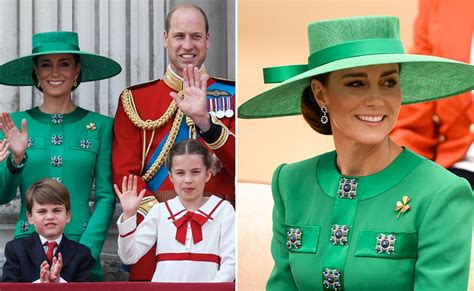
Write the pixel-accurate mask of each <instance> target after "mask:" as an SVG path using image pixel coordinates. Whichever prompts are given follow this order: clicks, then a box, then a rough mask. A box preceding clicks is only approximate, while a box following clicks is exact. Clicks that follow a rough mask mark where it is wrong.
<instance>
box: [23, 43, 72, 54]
mask: <svg viewBox="0 0 474 291" xmlns="http://www.w3.org/2000/svg"><path fill="white" fill-rule="evenodd" d="M79 50H80V49H79V46H77V45H74V44H72V43H65V42H48V43H45V44H42V45H39V46H36V47H35V48H33V50H32V53H33V54H38V53H44V52H46V53H47V52H52V51H79Z"/></svg>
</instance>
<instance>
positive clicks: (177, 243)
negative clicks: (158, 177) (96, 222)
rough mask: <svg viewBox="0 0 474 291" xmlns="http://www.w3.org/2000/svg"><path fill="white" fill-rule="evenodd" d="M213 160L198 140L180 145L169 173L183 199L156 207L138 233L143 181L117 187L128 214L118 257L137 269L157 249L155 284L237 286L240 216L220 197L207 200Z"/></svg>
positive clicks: (127, 181) (130, 179)
mask: <svg viewBox="0 0 474 291" xmlns="http://www.w3.org/2000/svg"><path fill="white" fill-rule="evenodd" d="M211 164H212V161H211V155H210V153H209V151H208V150H207V148H206V147H205V146H203V145H202V144H201V143H200V142H199V141H197V140H192V139H189V140H184V141H182V142H180V143H177V144H175V145H174V146H173V147H172V148H171V150H170V152H169V154H168V157H167V159H166V167H167V169H168V174H169V176H170V180H171V182H172V183H173V186H174V189H175V191H176V193H177V194H178V196H177V197H175V198H173V199H170V200H168V201H166V202H162V203H159V204H156V205H155V206H153V208H152V209H151V210H150V212H149V213H148V214H147V215H146V217H145V219H144V220H143V222H142V223H141V224H140V225H139V226H138V227H137V223H136V214H137V211H138V209H139V207H140V203H141V201H142V198H143V195H144V194H145V190H144V189H143V190H142V191H140V193H139V194H138V191H137V177H136V176H132V175H130V176H129V177H128V178H127V177H124V178H123V181H122V191H120V190H119V187H118V186H117V185H114V188H115V192H116V193H117V196H118V198H119V200H120V204H121V205H122V208H123V213H122V215H120V217H119V219H118V221H117V225H118V229H119V238H118V254H119V256H120V259H121V260H122V262H123V263H124V264H134V263H135V262H137V261H138V260H139V259H140V258H141V257H142V256H143V255H144V254H146V253H147V252H148V251H149V250H150V248H151V247H152V246H153V245H154V244H155V243H156V256H157V264H156V269H155V273H154V275H153V278H152V281H153V282H231V281H233V280H234V279H235V232H234V229H235V226H234V223H235V214H234V209H233V207H232V205H231V204H230V203H229V202H228V201H225V200H222V199H221V198H218V197H216V196H211V197H204V195H203V194H204V193H203V192H204V186H205V184H206V182H207V181H209V179H210V178H211Z"/></svg>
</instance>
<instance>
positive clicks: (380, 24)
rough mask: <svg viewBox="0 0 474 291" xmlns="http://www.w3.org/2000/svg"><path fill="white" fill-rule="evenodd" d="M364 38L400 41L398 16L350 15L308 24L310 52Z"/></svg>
mask: <svg viewBox="0 0 474 291" xmlns="http://www.w3.org/2000/svg"><path fill="white" fill-rule="evenodd" d="M366 39H389V40H390V39H391V40H397V41H400V26H399V21H398V18H396V17H391V16H367V17H352V18H342V19H334V20H322V21H318V22H313V23H310V24H309V25H308V40H309V52H310V54H312V53H314V52H317V51H319V50H322V49H325V48H328V47H331V46H335V45H339V44H341V43H347V42H353V41H360V40H366Z"/></svg>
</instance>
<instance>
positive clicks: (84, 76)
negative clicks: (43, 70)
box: [0, 31, 122, 86]
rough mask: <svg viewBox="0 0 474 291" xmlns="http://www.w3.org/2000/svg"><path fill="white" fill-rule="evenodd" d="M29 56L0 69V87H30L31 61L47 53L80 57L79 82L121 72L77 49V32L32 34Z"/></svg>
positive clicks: (113, 63) (106, 60)
mask: <svg viewBox="0 0 474 291" xmlns="http://www.w3.org/2000/svg"><path fill="white" fill-rule="evenodd" d="M32 47H33V48H32V50H31V55H28V56H24V57H20V58H18V59H14V60H12V61H9V62H7V63H5V64H3V65H2V66H0V84H4V85H11V86H31V85H34V84H33V79H32V77H31V75H32V73H33V69H34V62H33V58H34V57H37V56H41V55H49V54H76V55H79V56H80V59H81V60H80V63H81V82H88V81H96V80H101V79H106V78H110V77H113V76H115V75H117V74H119V73H120V72H121V71H122V67H120V65H119V63H117V62H116V61H114V60H112V59H109V58H107V57H103V56H99V55H95V54H92V53H88V52H84V51H81V50H80V49H79V41H78V36H77V33H75V32H71V31H53V32H43V33H37V34H34V35H33V41H32Z"/></svg>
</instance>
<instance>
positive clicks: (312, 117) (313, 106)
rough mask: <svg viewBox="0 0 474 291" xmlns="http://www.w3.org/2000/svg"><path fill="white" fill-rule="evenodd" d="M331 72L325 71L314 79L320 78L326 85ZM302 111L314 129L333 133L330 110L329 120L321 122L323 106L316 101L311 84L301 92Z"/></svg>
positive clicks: (324, 132) (322, 132)
mask: <svg viewBox="0 0 474 291" xmlns="http://www.w3.org/2000/svg"><path fill="white" fill-rule="evenodd" d="M329 74H330V73H325V74H321V75H317V76H314V77H313V79H312V80H318V81H319V82H321V84H323V86H326V85H327V84H328V81H329ZM301 113H302V114H303V117H304V120H306V122H307V123H308V124H309V126H311V128H312V129H313V130H315V131H316V132H318V133H320V134H325V135H330V134H332V129H331V122H330V117H329V112H328V113H327V117H328V122H327V123H326V124H323V123H322V122H321V116H323V112H322V111H321V107H319V104H318V102H316V99H315V98H314V94H313V90H311V84H310V85H308V86H307V87H306V88H304V90H303V93H302V94H301Z"/></svg>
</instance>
